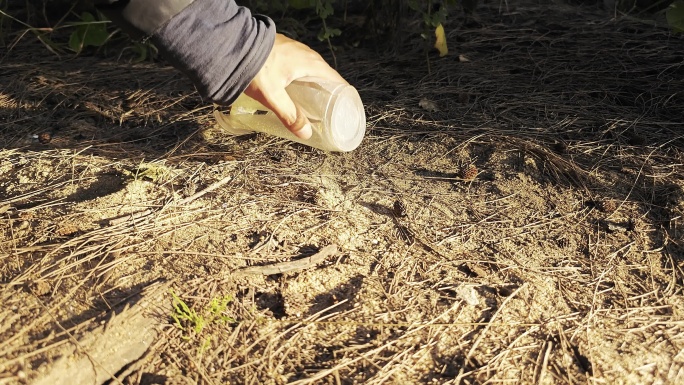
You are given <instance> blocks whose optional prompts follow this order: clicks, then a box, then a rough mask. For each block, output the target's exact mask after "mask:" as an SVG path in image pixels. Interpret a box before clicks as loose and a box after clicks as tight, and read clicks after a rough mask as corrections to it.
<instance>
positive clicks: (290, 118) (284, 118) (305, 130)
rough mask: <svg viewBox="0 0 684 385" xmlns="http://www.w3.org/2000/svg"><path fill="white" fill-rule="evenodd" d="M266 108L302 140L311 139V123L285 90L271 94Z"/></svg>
mask: <svg viewBox="0 0 684 385" xmlns="http://www.w3.org/2000/svg"><path fill="white" fill-rule="evenodd" d="M266 104H267V105H266V107H268V109H270V110H271V111H273V113H274V114H275V115H276V116H277V117H278V119H280V121H281V122H282V123H283V124H284V125H285V127H287V129H288V130H290V131H291V132H292V133H293V134H295V135H296V136H297V137H298V138H300V139H309V138H310V137H311V133H312V132H311V123H310V122H309V120H308V119H307V118H306V115H305V114H304V111H302V109H301V108H299V107H297V105H295V103H294V102H293V101H292V98H290V95H288V94H287V92H286V91H285V89H284V88H281V89H279V90H278V91H275V92H273V93H271V94H270V95H269V97H268V99H267V100H266Z"/></svg>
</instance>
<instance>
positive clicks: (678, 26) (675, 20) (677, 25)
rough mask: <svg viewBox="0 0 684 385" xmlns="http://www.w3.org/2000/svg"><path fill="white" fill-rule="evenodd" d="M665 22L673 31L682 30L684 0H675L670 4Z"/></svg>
mask: <svg viewBox="0 0 684 385" xmlns="http://www.w3.org/2000/svg"><path fill="white" fill-rule="evenodd" d="M666 17H667V24H669V25H670V28H672V30H673V31H674V32H678V33H682V32H684V0H677V1H675V2H674V3H672V4H670V7H669V8H668V9H667V12H666Z"/></svg>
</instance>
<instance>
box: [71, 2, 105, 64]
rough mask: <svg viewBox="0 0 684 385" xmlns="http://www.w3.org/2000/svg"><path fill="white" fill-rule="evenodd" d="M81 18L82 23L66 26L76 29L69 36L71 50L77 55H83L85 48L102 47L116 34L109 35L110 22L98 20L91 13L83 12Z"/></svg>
mask: <svg viewBox="0 0 684 385" xmlns="http://www.w3.org/2000/svg"><path fill="white" fill-rule="evenodd" d="M79 18H80V19H81V21H77V22H73V23H67V24H66V25H67V26H70V27H75V28H76V29H75V30H74V32H72V33H71V35H70V36H69V48H70V49H71V50H72V51H74V52H76V54H79V53H81V51H82V50H83V48H85V47H89V46H90V47H102V46H103V45H105V43H107V41H109V39H110V38H111V37H112V35H113V34H114V33H116V32H113V33H111V34H110V33H108V32H107V23H109V21H107V20H96V19H95V16H93V14H92V13H90V12H83V13H82V14H81V16H80V17H79Z"/></svg>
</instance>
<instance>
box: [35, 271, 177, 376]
mask: <svg viewBox="0 0 684 385" xmlns="http://www.w3.org/2000/svg"><path fill="white" fill-rule="evenodd" d="M168 287H169V284H168V283H155V284H152V285H150V286H148V287H147V288H145V290H143V292H142V293H140V294H138V295H136V296H135V297H133V298H131V299H130V300H129V301H127V303H126V304H125V305H122V306H121V307H119V311H117V312H116V314H114V313H112V316H111V318H110V320H109V321H108V322H107V323H106V324H104V325H101V326H98V327H96V328H95V329H93V330H91V331H89V332H87V333H85V334H84V335H82V336H80V337H78V339H76V338H75V337H74V338H72V339H71V340H70V342H69V343H66V344H63V345H60V347H58V348H56V349H58V351H56V352H51V353H54V354H51V355H52V356H59V357H60V358H59V359H57V360H56V361H53V362H51V363H49V364H48V367H47V370H45V371H41V372H42V373H41V375H39V377H38V378H36V379H34V380H33V381H31V382H30V383H32V384H34V385H62V384H63V385H99V384H102V383H104V382H105V381H108V380H110V379H112V378H115V377H114V376H115V374H116V373H117V372H119V371H120V370H121V369H122V368H124V367H125V366H126V365H129V364H130V363H132V362H134V361H136V360H138V359H139V358H140V357H142V355H143V354H144V353H145V352H146V351H147V350H148V349H149V348H150V346H151V345H152V343H153V342H154V340H155V339H156V338H157V335H158V326H159V324H160V320H162V319H164V317H166V316H168V315H169V314H171V301H170V300H169V299H168V297H167V296H165V295H164V294H165V293H166V292H168Z"/></svg>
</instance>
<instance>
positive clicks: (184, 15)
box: [96, 0, 275, 104]
mask: <svg viewBox="0 0 684 385" xmlns="http://www.w3.org/2000/svg"><path fill="white" fill-rule="evenodd" d="M96 4H97V5H98V8H99V9H100V10H101V11H102V12H103V13H105V14H106V15H107V16H108V17H109V18H110V19H112V20H113V21H114V22H115V23H116V24H117V25H119V26H121V27H122V28H123V29H124V30H125V31H127V32H128V33H129V34H131V35H132V36H134V37H142V36H146V37H149V39H150V40H151V41H152V42H153V43H154V44H155V45H156V47H157V48H158V49H159V51H160V53H161V54H162V56H164V57H165V58H166V59H167V60H168V61H169V62H170V63H171V64H172V65H173V66H174V67H176V68H178V69H179V70H181V71H182V72H184V73H185V74H186V75H187V76H188V77H190V79H191V80H192V81H193V82H194V83H195V85H196V86H197V88H198V90H199V91H200V93H201V94H202V95H203V96H204V97H207V98H208V99H210V100H211V101H213V102H216V103H219V104H230V103H232V101H233V100H235V98H236V97H237V96H238V95H239V94H240V93H241V92H242V91H243V90H244V89H245V88H246V87H247V85H249V83H250V82H251V81H252V79H253V78H254V76H256V74H257V72H258V71H259V70H260V69H261V67H262V66H263V63H264V62H265V61H266V58H267V57H268V55H269V53H270V52H271V48H272V46H273V41H274V37H275V25H274V24H273V22H272V21H271V20H270V19H269V18H267V17H264V16H252V14H251V13H250V11H249V10H248V9H247V8H244V7H238V6H237V5H236V4H235V2H234V1H233V0H159V1H153V0H130V1H126V0H101V1H98V0H96Z"/></svg>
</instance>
